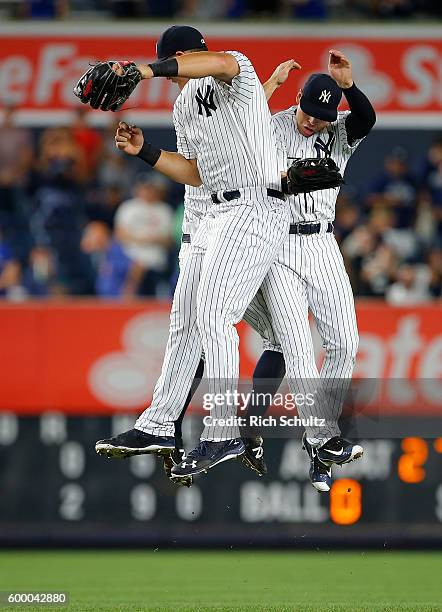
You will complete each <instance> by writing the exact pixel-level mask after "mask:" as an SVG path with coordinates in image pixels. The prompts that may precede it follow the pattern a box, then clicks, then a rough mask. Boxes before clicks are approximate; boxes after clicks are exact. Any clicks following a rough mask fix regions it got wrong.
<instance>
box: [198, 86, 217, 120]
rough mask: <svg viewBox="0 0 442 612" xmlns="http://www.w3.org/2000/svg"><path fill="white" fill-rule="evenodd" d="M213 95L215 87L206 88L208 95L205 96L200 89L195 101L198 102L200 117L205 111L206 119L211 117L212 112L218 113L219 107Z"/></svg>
mask: <svg viewBox="0 0 442 612" xmlns="http://www.w3.org/2000/svg"><path fill="white" fill-rule="evenodd" d="M213 93H214V92H213V87H212V86H211V85H207V86H206V93H205V94H204V95H203V94H202V92H201V90H200V88H199V87H198V89H197V90H196V96H195V99H196V101H197V102H198V115H202V114H203V109H204V110H205V111H206V117H211V116H212V113H211V111H216V109H217V108H218V107H217V106H216V105H215V102H214V101H213Z"/></svg>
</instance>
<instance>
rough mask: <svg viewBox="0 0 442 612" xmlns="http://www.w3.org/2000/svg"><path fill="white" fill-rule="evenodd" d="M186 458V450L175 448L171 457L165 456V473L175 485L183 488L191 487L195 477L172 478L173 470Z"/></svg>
mask: <svg viewBox="0 0 442 612" xmlns="http://www.w3.org/2000/svg"><path fill="white" fill-rule="evenodd" d="M185 458H186V451H185V450H184V448H175V449H174V451H173V453H171V454H170V455H164V456H163V468H164V472H165V474H166V476H167V478H169V479H170V480H171V481H172V482H173V483H174V484H177V485H182V486H183V487H191V486H192V484H193V476H181V477H179V476H175V477H172V468H173V467H174V466H175V465H178V464H179V463H182V462H183V461H184V459H185Z"/></svg>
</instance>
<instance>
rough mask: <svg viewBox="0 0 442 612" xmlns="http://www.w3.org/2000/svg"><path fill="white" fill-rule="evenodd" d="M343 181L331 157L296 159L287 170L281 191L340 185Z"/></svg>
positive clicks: (290, 192) (307, 191) (329, 187)
mask: <svg viewBox="0 0 442 612" xmlns="http://www.w3.org/2000/svg"><path fill="white" fill-rule="evenodd" d="M344 183H345V181H344V179H343V178H342V175H341V173H340V172H339V168H338V166H337V165H336V164H335V162H334V161H333V160H332V159H331V157H321V158H316V157H307V158H306V159H296V160H295V161H294V162H293V164H292V165H291V166H290V168H289V169H288V170H287V180H286V181H283V191H284V192H285V193H288V194H290V195H293V194H295V195H296V194H298V193H309V192H310V191H319V190H321V189H332V188H333V187H340V186H341V185H343V184H344Z"/></svg>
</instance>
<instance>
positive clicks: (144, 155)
mask: <svg viewBox="0 0 442 612" xmlns="http://www.w3.org/2000/svg"><path fill="white" fill-rule="evenodd" d="M160 155H161V149H157V148H156V147H154V146H153V145H151V144H150V143H148V142H144V143H143V146H142V147H141V149H140V151H139V152H138V153H137V157H139V158H140V159H142V160H143V161H145V162H146V163H147V164H149V165H150V166H152V168H153V167H154V166H155V164H156V163H157V161H158V160H159V159H160Z"/></svg>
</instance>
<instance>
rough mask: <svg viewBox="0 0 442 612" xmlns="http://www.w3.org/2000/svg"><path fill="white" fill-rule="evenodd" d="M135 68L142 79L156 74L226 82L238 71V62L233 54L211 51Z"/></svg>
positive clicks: (198, 52)
mask: <svg viewBox="0 0 442 612" xmlns="http://www.w3.org/2000/svg"><path fill="white" fill-rule="evenodd" d="M137 68H138V70H139V71H140V72H141V77H142V78H143V79H152V78H153V77H157V76H159V77H161V76H163V77H173V76H179V77H184V78H187V79H200V78H203V77H207V76H212V77H214V78H215V79H219V80H220V81H225V82H227V83H230V81H231V80H232V79H233V78H234V77H236V76H237V75H238V74H239V72H240V68H239V65H238V62H237V61H236V59H235V57H233V55H231V54H230V53H215V52H211V51H197V52H195V53H185V54H183V55H179V56H177V57H173V58H171V59H166V60H162V61H159V62H153V63H152V64H147V65H146V64H137Z"/></svg>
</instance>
